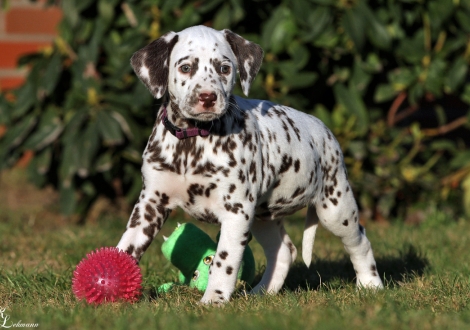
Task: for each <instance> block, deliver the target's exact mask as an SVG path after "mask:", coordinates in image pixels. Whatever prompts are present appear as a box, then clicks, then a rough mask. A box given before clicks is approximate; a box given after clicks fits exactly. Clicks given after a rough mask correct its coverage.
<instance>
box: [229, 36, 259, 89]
mask: <svg viewBox="0 0 470 330" xmlns="http://www.w3.org/2000/svg"><path fill="white" fill-rule="evenodd" d="M222 32H223V33H224V35H225V39H226V40H227V41H228V43H229V45H230V48H232V51H233V53H234V54H235V56H236V57H237V64H238V73H239V75H240V83H241V85H242V90H243V93H244V94H245V95H246V96H248V91H249V90H250V86H251V83H252V82H253V79H255V77H256V75H257V74H258V71H259V68H260V67H261V63H262V62H263V49H262V48H261V47H260V46H259V45H258V44H255V43H254V42H250V41H248V40H246V39H244V38H242V37H240V36H239V35H238V34H236V33H233V32H232V31H230V30H223V31H222Z"/></svg>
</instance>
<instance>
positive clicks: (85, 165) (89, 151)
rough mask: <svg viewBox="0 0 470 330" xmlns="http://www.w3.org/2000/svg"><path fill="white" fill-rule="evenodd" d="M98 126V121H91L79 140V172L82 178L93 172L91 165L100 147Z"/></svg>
mask: <svg viewBox="0 0 470 330" xmlns="http://www.w3.org/2000/svg"><path fill="white" fill-rule="evenodd" d="M98 126H99V125H98V123H97V122H91V123H90V124H89V125H88V126H87V128H86V129H85V132H83V134H81V135H80V138H79V139H78V141H77V147H78V150H77V153H78V154H79V159H78V162H77V174H78V175H79V176H80V177H82V178H86V177H87V176H88V175H90V172H92V167H91V165H92V164H93V160H94V158H95V156H96V154H97V152H98V150H99V148H100V144H99V127H98Z"/></svg>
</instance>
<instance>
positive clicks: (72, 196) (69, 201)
mask: <svg viewBox="0 0 470 330" xmlns="http://www.w3.org/2000/svg"><path fill="white" fill-rule="evenodd" d="M59 194H60V198H59V204H60V211H61V212H62V213H63V214H65V215H71V214H72V213H73V212H74V211H75V208H76V207H77V195H76V191H75V187H73V186H72V185H68V186H61V187H60V190H59Z"/></svg>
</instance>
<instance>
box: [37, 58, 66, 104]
mask: <svg viewBox="0 0 470 330" xmlns="http://www.w3.org/2000/svg"><path fill="white" fill-rule="evenodd" d="M61 72H62V59H61V55H60V54H59V53H58V52H57V53H55V54H54V55H52V57H51V59H50V61H49V64H48V65H47V69H46V72H45V73H44V78H43V79H44V80H43V84H41V85H40V86H41V89H43V90H44V92H45V93H46V95H50V94H51V93H52V91H53V90H54V88H55V87H56V85H57V82H58V80H59V77H60V73H61Z"/></svg>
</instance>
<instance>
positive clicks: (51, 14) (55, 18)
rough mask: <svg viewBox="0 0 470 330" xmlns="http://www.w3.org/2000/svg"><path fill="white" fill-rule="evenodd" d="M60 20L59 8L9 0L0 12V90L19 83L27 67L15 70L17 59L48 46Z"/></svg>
mask: <svg viewBox="0 0 470 330" xmlns="http://www.w3.org/2000/svg"><path fill="white" fill-rule="evenodd" d="M0 3H2V0H0ZM61 18H62V14H61V11H60V9H59V8H57V7H45V6H44V1H36V2H31V1H29V0H9V5H8V6H7V9H6V10H2V9H0V91H4V90H8V89H12V88H15V87H18V86H20V85H21V84H22V83H23V81H24V77H25V75H26V73H27V68H18V67H17V61H18V58H19V57H20V56H21V55H24V54H27V53H31V52H35V51H37V50H40V49H41V48H43V47H45V46H48V45H50V44H51V43H52V41H53V40H54V37H55V35H56V26H57V24H58V23H59V22H60V19H61Z"/></svg>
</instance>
